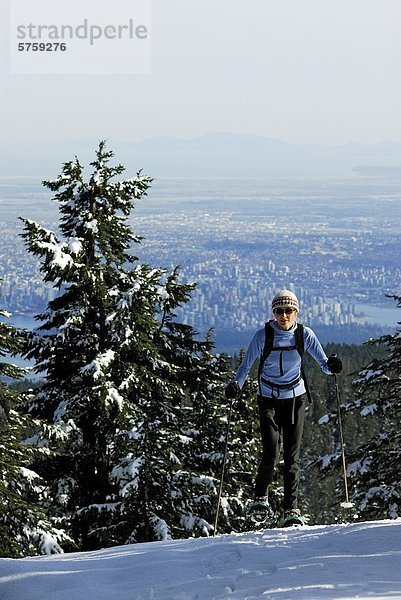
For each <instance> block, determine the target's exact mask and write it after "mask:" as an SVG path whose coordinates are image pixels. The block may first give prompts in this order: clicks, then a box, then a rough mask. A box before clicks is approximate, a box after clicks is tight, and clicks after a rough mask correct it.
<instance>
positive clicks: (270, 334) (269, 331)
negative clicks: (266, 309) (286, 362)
mask: <svg viewBox="0 0 401 600" xmlns="http://www.w3.org/2000/svg"><path fill="white" fill-rule="evenodd" d="M273 342H274V329H273V327H272V326H271V325H270V321H267V322H266V323H265V343H264V346H263V351H262V354H261V355H260V360H259V369H258V385H259V394H260V395H262V388H261V385H260V380H261V377H262V371H263V366H264V364H265V362H266V359H267V357H268V356H269V354H270V352H271V351H272V350H273Z"/></svg>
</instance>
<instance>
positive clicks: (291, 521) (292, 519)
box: [279, 508, 306, 527]
mask: <svg viewBox="0 0 401 600" xmlns="http://www.w3.org/2000/svg"><path fill="white" fill-rule="evenodd" d="M304 525H306V521H305V519H304V518H303V516H302V515H301V511H300V510H299V508H294V509H293V510H286V511H284V514H283V516H282V518H281V519H280V521H279V527H303V526H304Z"/></svg>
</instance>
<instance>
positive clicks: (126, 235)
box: [23, 142, 208, 549]
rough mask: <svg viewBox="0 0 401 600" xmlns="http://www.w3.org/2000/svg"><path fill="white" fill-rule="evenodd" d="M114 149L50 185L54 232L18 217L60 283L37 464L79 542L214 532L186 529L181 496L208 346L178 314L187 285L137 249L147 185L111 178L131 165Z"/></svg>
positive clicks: (36, 401)
mask: <svg viewBox="0 0 401 600" xmlns="http://www.w3.org/2000/svg"><path fill="white" fill-rule="evenodd" d="M111 157H112V152H107V151H106V150H105V144H104V142H101V143H100V146H99V149H98V151H97V153H96V160H95V161H94V162H93V163H91V165H92V166H93V168H94V172H93V173H92V175H91V177H90V179H89V181H87V182H86V181H85V180H84V176H83V168H82V166H81V164H80V163H79V161H78V159H75V161H71V162H68V163H65V165H64V166H63V171H62V174H61V175H60V176H59V177H58V178H57V179H56V180H55V181H47V182H44V185H46V186H47V187H49V188H50V189H51V190H52V191H54V192H56V195H55V199H56V200H57V201H58V202H59V206H60V214H61V217H60V225H59V229H60V232H61V233H60V234H56V233H54V232H52V231H48V230H46V229H44V228H43V227H41V226H40V225H38V224H37V223H34V222H32V221H30V220H24V225H25V227H24V234H23V235H24V237H25V239H26V241H27V245H28V250H29V251H30V252H31V253H33V254H35V255H36V256H38V257H40V259H41V270H42V272H43V275H44V279H45V281H48V282H52V283H53V285H54V287H55V288H56V289H57V290H58V295H57V297H56V298H55V299H54V300H52V301H51V302H49V304H48V307H47V310H46V312H45V313H44V314H42V315H38V318H39V319H40V321H42V325H41V326H40V328H39V333H36V334H34V335H32V336H31V338H30V340H29V345H28V347H27V352H26V355H27V357H28V358H32V359H34V360H35V361H36V369H37V370H38V371H44V372H45V373H46V381H45V383H44V385H43V387H42V388H41V389H40V390H39V391H38V392H36V393H35V395H34V397H33V400H32V401H31V402H30V406H29V410H30V413H31V414H33V415H35V416H40V417H41V418H42V419H43V420H46V427H44V428H42V430H41V431H38V432H37V440H38V443H39V444H40V445H41V446H42V447H46V448H47V452H48V453H47V455H46V456H43V457H42V460H41V461H39V462H38V464H37V465H36V467H37V469H38V472H39V473H40V474H41V475H42V476H43V477H46V478H47V480H48V483H49V487H50V489H51V501H49V502H48V509H47V510H48V513H49V514H51V515H52V516H54V517H58V518H61V519H62V522H63V523H64V524H65V525H66V526H69V528H70V531H71V532H72V533H73V537H74V539H75V540H76V542H77V543H78V545H79V548H82V549H90V548H96V547H99V546H104V545H112V544H116V543H123V542H127V541H146V540H152V539H162V538H166V537H169V536H170V535H172V534H175V535H177V533H178V534H179V532H180V531H181V532H182V531H183V530H184V529H185V530H186V535H188V533H187V532H188V530H191V528H192V529H193V530H194V531H196V530H198V531H199V530H201V531H202V528H203V533H205V532H206V530H208V526H207V525H205V526H203V521H202V518H200V520H199V519H197V518H195V519H192V521H191V523H192V525H191V527H189V522H190V521H189V520H188V519H186V517H185V515H188V514H192V513H190V512H189V511H190V510H192V509H193V508H194V506H193V505H191V506H190V503H189V504H188V502H189V501H188V493H187V492H185V494H184V493H183V490H184V489H186V488H187V487H188V486H189V487H190V486H191V485H192V483H193V474H192V473H188V472H187V471H186V467H185V466H184V467H183V465H185V456H186V453H187V437H186V436H185V435H183V431H185V430H186V429H187V428H188V422H187V415H188V406H190V405H191V401H192V399H193V397H194V396H193V390H194V389H195V388H196V385H195V387H194V380H195V379H196V377H197V375H196V373H197V368H198V365H199V356H200V355H201V354H202V353H203V352H204V348H205V347H207V343H206V346H205V345H204V343H202V342H197V341H196V340H195V332H194V330H193V329H192V328H190V327H188V326H185V325H183V324H180V323H177V322H176V321H175V319H174V317H175V314H174V311H175V309H176V308H177V307H178V306H180V305H181V304H183V303H185V302H187V301H188V298H189V294H190V292H191V290H192V289H193V285H188V284H186V285H184V284H180V283H178V271H177V270H176V269H175V270H174V271H173V273H172V274H170V275H168V274H167V273H166V272H165V271H164V270H162V269H159V268H156V269H155V268H151V267H150V266H149V265H146V264H141V263H139V262H138V259H137V258H136V256H134V255H133V254H132V253H131V245H132V244H133V243H139V242H140V238H139V237H137V236H135V235H134V234H133V233H132V231H131V228H130V226H129V224H128V221H127V220H128V216H129V215H130V212H131V211H132V209H133V206H134V201H136V200H139V199H140V198H142V197H143V196H145V195H146V194H147V190H148V188H149V186H150V184H151V179H150V178H149V177H146V176H143V175H142V174H141V173H138V174H137V176H136V177H135V178H133V179H127V180H124V181H115V178H116V177H117V176H118V175H120V174H121V173H122V172H123V170H124V168H123V167H122V166H121V165H118V166H117V167H110V166H109V165H108V163H109V161H110V158H111ZM202 385H203V384H202ZM189 389H190V390H192V391H191V392H190V391H188V390H189ZM191 394H192V395H191ZM191 497H192V496H191ZM184 500H185V501H184ZM205 528H206V529H205Z"/></svg>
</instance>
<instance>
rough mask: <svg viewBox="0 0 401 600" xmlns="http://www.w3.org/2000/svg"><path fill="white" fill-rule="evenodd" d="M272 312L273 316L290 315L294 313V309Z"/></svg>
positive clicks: (281, 309) (279, 309)
mask: <svg viewBox="0 0 401 600" xmlns="http://www.w3.org/2000/svg"><path fill="white" fill-rule="evenodd" d="M273 312H274V314H275V315H283V314H284V313H285V314H286V315H291V314H292V313H293V312H295V308H275V309H274V311H273Z"/></svg>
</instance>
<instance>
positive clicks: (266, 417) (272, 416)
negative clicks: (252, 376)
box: [255, 394, 306, 510]
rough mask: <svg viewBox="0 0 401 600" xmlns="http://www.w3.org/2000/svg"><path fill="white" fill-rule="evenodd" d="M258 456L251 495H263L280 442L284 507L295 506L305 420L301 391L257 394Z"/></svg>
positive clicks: (272, 472) (271, 478) (270, 476)
mask: <svg viewBox="0 0 401 600" xmlns="http://www.w3.org/2000/svg"><path fill="white" fill-rule="evenodd" d="M258 405H259V418H260V431H261V435H262V447H263V453H262V460H261V462H260V465H259V469H258V473H257V475H256V479H255V497H261V496H266V495H267V488H268V485H269V483H271V482H272V481H273V475H274V469H275V467H276V465H277V462H278V459H279V455H280V446H281V442H282V444H283V453H284V503H283V509H284V510H291V509H293V508H297V501H298V485H299V455H300V448H301V439H302V431H303V427H304V421H305V405H306V402H305V395H304V394H302V395H301V396H296V397H295V398H285V399H284V398H266V397H262V396H258Z"/></svg>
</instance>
